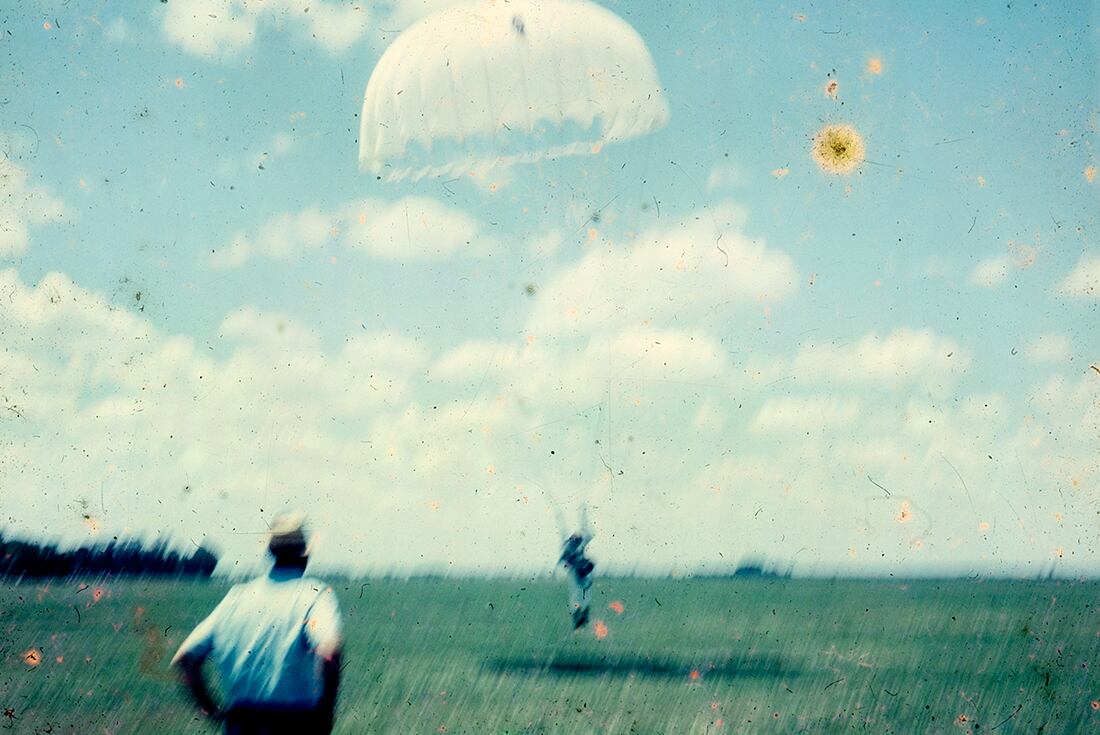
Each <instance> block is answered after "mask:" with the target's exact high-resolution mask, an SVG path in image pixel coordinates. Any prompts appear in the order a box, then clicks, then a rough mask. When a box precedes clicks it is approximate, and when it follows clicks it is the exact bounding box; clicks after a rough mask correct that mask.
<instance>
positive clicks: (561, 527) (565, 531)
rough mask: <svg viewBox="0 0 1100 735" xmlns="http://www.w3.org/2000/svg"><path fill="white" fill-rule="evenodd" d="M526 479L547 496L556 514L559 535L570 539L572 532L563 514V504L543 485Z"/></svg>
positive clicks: (555, 520) (555, 519)
mask: <svg viewBox="0 0 1100 735" xmlns="http://www.w3.org/2000/svg"><path fill="white" fill-rule="evenodd" d="M525 479H526V480H527V481H528V482H530V483H531V484H532V485H534V486H535V487H537V488H538V489H539V490H541V491H542V494H543V495H545V496H546V499H547V500H549V501H550V509H551V510H552V511H553V512H554V522H555V523H556V524H557V526H558V533H559V534H560V536H561V537H562V538H566V537H568V536H569V534H570V533H571V531H570V530H569V525H568V524H567V523H566V521H565V513H564V512H562V509H561V503H559V502H558V501H557V498H555V497H554V496H553V494H552V493H551V492H550V491H549V490H547V489H546V488H544V487H543V486H542V485H540V484H538V483H537V482H535V481H534V480H532V479H531V478H529V477H528V478H525Z"/></svg>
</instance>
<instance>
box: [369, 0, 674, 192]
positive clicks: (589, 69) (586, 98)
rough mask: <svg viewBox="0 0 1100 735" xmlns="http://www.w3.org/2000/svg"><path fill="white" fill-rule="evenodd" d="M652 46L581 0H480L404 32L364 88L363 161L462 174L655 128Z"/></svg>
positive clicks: (659, 122)
mask: <svg viewBox="0 0 1100 735" xmlns="http://www.w3.org/2000/svg"><path fill="white" fill-rule="evenodd" d="M667 120H668V106H667V104H666V102H665V99H664V95H663V93H662V90H661V86H660V82H659V80H658V78H657V71H656V68H655V67H654V64H653V59H652V57H651V56H650V53H649V49H648V48H646V45H645V43H644V42H643V41H642V39H641V37H640V36H639V35H638V34H637V32H636V31H635V30H634V29H633V28H632V27H631V26H630V25H629V24H628V23H626V21H624V20H622V19H621V18H619V17H618V16H617V15H615V14H614V13H612V12H611V11H609V10H606V9H604V8H601V7H599V6H597V5H594V4H592V3H590V2H587V1H586V0H512V1H511V2H500V1H499V0H483V1H482V2H477V3H472V4H467V5H460V6H455V7H451V8H448V9H445V10H442V11H439V12H437V13H434V14H432V15H430V16H428V17H426V18H423V19H422V20H420V21H419V22H417V23H415V24H414V25H412V26H410V27H409V28H408V29H406V30H405V31H404V32H402V33H401V35H399V36H398V37H397V39H396V40H395V41H394V42H393V44H391V45H390V47H389V48H388V49H387V50H386V51H385V53H384V54H383V55H382V58H381V59H380V60H379V61H378V64H377V66H375V68H374V71H373V73H372V74H371V77H370V79H369V81H368V82H367V88H366V92H365V93H364V96H363V110H362V115H361V118H360V129H359V163H360V167H361V168H363V169H365V170H369V171H371V172H372V173H374V174H376V175H379V176H380V177H381V176H382V175H384V176H385V178H387V179H389V180H394V181H399V180H403V179H408V180H412V181H416V180H419V179H421V178H424V177H433V178H439V177H455V176H461V175H464V174H467V173H470V172H485V171H488V170H490V169H492V168H496V167H506V166H511V165H515V164H520V163H534V162H538V161H541V160H545V159H554V158H559V157H564V156H577V155H590V154H595V153H598V152H599V151H600V150H601V148H602V147H603V145H604V144H605V143H613V142H616V141H624V140H629V139H631V138H637V137H640V136H643V135H645V134H647V133H649V132H650V131H652V130H655V129H657V128H660V127H661V126H663V125H664V124H665V122H666V121H667Z"/></svg>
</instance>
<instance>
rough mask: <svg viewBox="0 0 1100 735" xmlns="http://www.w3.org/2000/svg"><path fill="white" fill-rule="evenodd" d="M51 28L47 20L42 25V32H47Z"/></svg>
mask: <svg viewBox="0 0 1100 735" xmlns="http://www.w3.org/2000/svg"><path fill="white" fill-rule="evenodd" d="M51 28H53V26H52V25H51V24H50V22H49V21H48V20H47V21H46V22H45V23H43V24H42V30H45V31H48V30H50V29H51Z"/></svg>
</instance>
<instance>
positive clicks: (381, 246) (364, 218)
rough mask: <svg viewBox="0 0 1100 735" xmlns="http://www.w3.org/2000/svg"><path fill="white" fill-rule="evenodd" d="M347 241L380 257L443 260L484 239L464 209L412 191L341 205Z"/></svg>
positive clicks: (477, 247)
mask: <svg viewBox="0 0 1100 735" xmlns="http://www.w3.org/2000/svg"><path fill="white" fill-rule="evenodd" d="M343 220H344V222H345V223H346V227H347V234H346V236H345V238H344V242H345V244H346V245H347V246H348V247H349V248H352V249H354V250H363V251H365V252H367V253H368V254H370V255H371V256H372V257H375V258H381V259H384V260H425V259H426V260H442V259H445V258H448V257H450V256H452V255H454V254H455V253H457V252H459V251H460V250H473V251H479V250H481V249H482V248H483V247H484V245H485V239H484V236H483V235H482V234H481V226H480V225H479V224H478V222H477V221H476V220H474V218H473V217H471V216H470V215H468V214H466V213H465V212H463V211H462V210H459V209H455V208H453V207H448V206H446V205H444V204H441V203H439V202H437V201H436V200H434V199H427V198H425V197H416V196H410V197H406V198H404V199H401V200H399V201H396V202H383V201H381V200H377V199H368V200H365V201H363V202H358V203H354V204H349V205H347V206H345V207H344V209H343Z"/></svg>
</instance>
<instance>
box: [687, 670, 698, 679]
mask: <svg viewBox="0 0 1100 735" xmlns="http://www.w3.org/2000/svg"><path fill="white" fill-rule="evenodd" d="M699 676H700V674H699V669H692V670H691V673H690V674H688V678H690V679H691V680H692V681H699Z"/></svg>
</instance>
